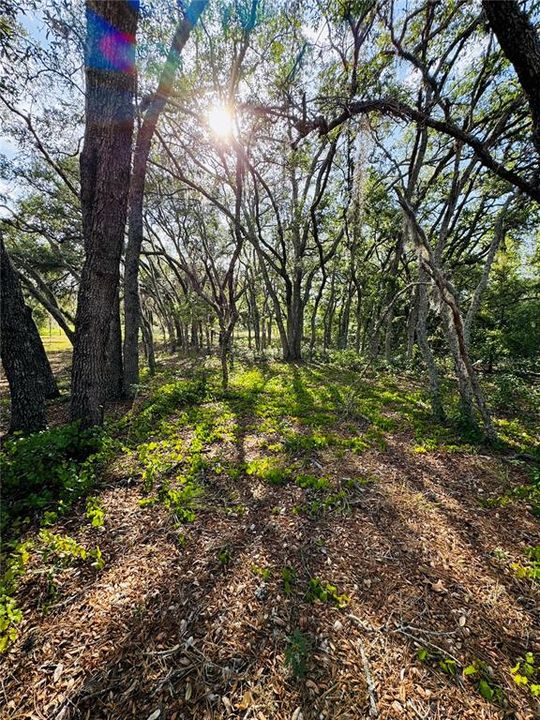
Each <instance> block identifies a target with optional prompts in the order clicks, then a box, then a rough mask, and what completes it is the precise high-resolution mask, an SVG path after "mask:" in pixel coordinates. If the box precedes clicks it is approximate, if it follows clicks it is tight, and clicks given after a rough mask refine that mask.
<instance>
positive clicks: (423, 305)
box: [416, 268, 446, 422]
mask: <svg viewBox="0 0 540 720" xmlns="http://www.w3.org/2000/svg"><path fill="white" fill-rule="evenodd" d="M418 280H419V282H421V283H425V282H427V273H426V271H425V270H423V269H422V268H420V271H419V274H418ZM427 313H428V298H427V290H426V286H425V285H419V286H418V315H417V318H418V319H417V323H416V339H417V342H418V347H419V348H420V352H421V353H422V357H423V358H424V362H425V364H426V369H427V373H428V378H429V388H430V395H431V410H432V412H433V417H434V418H435V420H437V422H444V420H445V419H446V415H445V412H444V407H443V404H442V396H441V384H440V381H439V372H438V370H437V365H436V364H435V358H434V357H433V353H432V352H431V348H430V346H429V342H428V339H427Z"/></svg>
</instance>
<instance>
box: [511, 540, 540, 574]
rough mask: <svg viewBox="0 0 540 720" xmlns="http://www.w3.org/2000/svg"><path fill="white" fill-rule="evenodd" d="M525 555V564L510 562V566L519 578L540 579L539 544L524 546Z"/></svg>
mask: <svg viewBox="0 0 540 720" xmlns="http://www.w3.org/2000/svg"><path fill="white" fill-rule="evenodd" d="M525 555H526V557H527V558H528V561H526V562H525V564H523V565H522V564H521V563H512V564H511V565H510V567H511V568H512V570H513V571H514V572H515V574H516V575H517V577H519V578H527V579H529V580H533V581H537V580H540V545H535V546H534V547H530V548H526V550H525Z"/></svg>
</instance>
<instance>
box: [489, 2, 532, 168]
mask: <svg viewBox="0 0 540 720" xmlns="http://www.w3.org/2000/svg"><path fill="white" fill-rule="evenodd" d="M482 6H483V8H484V12H485V13H486V16H487V19H488V21H489V24H490V25H491V28H492V30H493V32H494V33H495V35H496V36H497V40H498V41H499V44H500V46H501V48H502V51H503V52H504V54H505V55H506V57H507V58H508V59H509V60H510V62H511V63H512V65H513V66H514V69H515V71H516V73H517V76H518V78H519V82H520V83H521V87H522V88H523V90H524V92H525V94H526V95H527V99H528V100H529V108H530V110H531V117H532V121H533V142H534V146H535V148H536V151H537V153H538V155H539V156H540V37H539V36H538V33H537V32H536V30H535V29H534V25H533V24H532V22H531V21H530V20H529V18H528V17H527V15H526V14H525V12H523V10H522V9H521V8H520V7H519V3H518V2H516V0H483V2H482Z"/></svg>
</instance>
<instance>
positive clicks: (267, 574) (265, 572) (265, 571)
mask: <svg viewBox="0 0 540 720" xmlns="http://www.w3.org/2000/svg"><path fill="white" fill-rule="evenodd" d="M251 572H252V573H253V574H254V575H258V576H259V577H260V578H262V579H263V580H270V578H271V577H272V570H271V569H270V568H267V567H266V568H265V567H261V566H260V565H255V564H253V565H252V566H251Z"/></svg>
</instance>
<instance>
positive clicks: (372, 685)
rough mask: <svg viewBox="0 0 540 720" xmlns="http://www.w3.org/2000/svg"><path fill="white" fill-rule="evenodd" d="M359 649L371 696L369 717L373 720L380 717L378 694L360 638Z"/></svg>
mask: <svg viewBox="0 0 540 720" xmlns="http://www.w3.org/2000/svg"><path fill="white" fill-rule="evenodd" d="M358 647H359V648H360V656H361V658H362V665H363V666H364V675H365V676H366V685H367V689H368V694H369V706H370V707H369V715H370V717H372V718H378V717H379V710H378V709H377V694H376V689H375V683H374V682H373V676H372V675H371V670H370V667H369V662H368V659H367V655H366V651H365V650H364V643H363V642H362V640H361V638H358Z"/></svg>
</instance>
